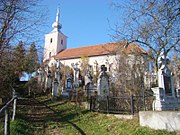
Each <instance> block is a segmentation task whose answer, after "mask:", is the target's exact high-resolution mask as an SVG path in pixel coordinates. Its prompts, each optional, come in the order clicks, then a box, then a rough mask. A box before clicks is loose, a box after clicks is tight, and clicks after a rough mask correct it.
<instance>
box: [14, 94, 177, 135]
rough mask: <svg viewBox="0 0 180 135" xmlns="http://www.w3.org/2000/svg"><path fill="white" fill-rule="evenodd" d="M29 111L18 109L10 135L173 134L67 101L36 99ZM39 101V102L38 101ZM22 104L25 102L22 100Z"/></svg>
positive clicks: (27, 109)
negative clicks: (92, 110)
mask: <svg viewBox="0 0 180 135" xmlns="http://www.w3.org/2000/svg"><path fill="white" fill-rule="evenodd" d="M37 99H38V102H35V99H34V100H32V101H31V102H35V103H34V104H33V103H32V104H33V105H32V106H33V107H32V106H29V107H30V108H27V107H28V105H29V104H28V105H26V106H23V105H22V106H20V105H19V106H18V108H19V109H18V113H17V116H18V117H17V118H18V119H16V121H14V122H12V123H11V132H12V134H13V135H21V134H26V135H52V134H57V135H152V134H156V135H175V134H176V133H175V132H167V131H165V130H164V131H160V130H152V129H149V128H144V127H140V126H139V122H138V119H137V118H135V119H133V120H124V119H117V118H115V117H113V116H107V115H106V114H100V113H97V112H89V111H88V110H86V109H83V108H81V107H77V106H75V105H74V104H73V103H70V102H67V101H66V100H59V101H51V100H49V99H48V98H47V97H39V98H37ZM39 101H40V102H39ZM23 102H24V101H23ZM42 105H43V106H44V107H43V106H42Z"/></svg>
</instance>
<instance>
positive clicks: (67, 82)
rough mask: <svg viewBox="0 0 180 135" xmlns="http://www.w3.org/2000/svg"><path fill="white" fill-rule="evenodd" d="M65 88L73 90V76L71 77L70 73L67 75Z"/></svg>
mask: <svg viewBox="0 0 180 135" xmlns="http://www.w3.org/2000/svg"><path fill="white" fill-rule="evenodd" d="M65 88H66V90H67V91H71V90H72V88H73V82H72V78H71V75H70V74H69V73H68V74H67V75H66V82H65Z"/></svg>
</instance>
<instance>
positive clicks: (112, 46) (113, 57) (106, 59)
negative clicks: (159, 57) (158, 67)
mask: <svg viewBox="0 0 180 135" xmlns="http://www.w3.org/2000/svg"><path fill="white" fill-rule="evenodd" d="M59 16H60V13H59V10H57V14H56V20H55V22H54V23H53V24H52V28H53V30H52V31H51V32H50V33H48V34H45V46H44V59H43V63H44V64H45V65H47V66H48V67H51V66H53V65H55V64H56V63H57V61H58V62H60V63H61V64H63V65H66V66H69V67H72V64H76V65H78V66H79V68H81V67H80V66H81V62H82V58H84V57H85V58H88V62H89V65H91V67H92V69H93V72H94V73H96V72H97V70H98V69H100V66H101V65H105V66H106V67H107V71H110V70H113V69H115V67H116V65H117V64H118V63H117V62H118V61H117V57H118V55H117V52H118V51H119V50H123V51H124V52H125V53H126V54H127V55H128V56H130V59H131V60H132V61H135V58H134V54H137V53H138V54H141V56H146V54H147V53H146V52H145V51H144V50H143V49H142V48H141V47H140V46H138V45H136V44H130V45H128V46H127V47H124V45H125V43H124V42H119V43H106V44H98V45H92V46H84V47H79V48H70V49H68V48H67V36H66V35H64V34H63V33H62V32H61V28H62V24H61V23H60V22H59ZM142 61H146V60H145V59H144V57H143V59H142Z"/></svg>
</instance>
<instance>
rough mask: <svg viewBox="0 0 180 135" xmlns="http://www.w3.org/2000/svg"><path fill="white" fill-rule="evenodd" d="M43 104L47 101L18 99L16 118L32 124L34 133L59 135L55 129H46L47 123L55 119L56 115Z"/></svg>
mask: <svg viewBox="0 0 180 135" xmlns="http://www.w3.org/2000/svg"><path fill="white" fill-rule="evenodd" d="M45 102H48V101H44V102H39V101H38V100H37V99H35V98H22V99H18V102H17V117H21V118H23V119H25V120H27V121H29V122H30V123H32V124H33V128H34V129H35V132H38V133H42V134H43V133H46V132H48V133H50V134H52V135H61V134H60V133H59V131H58V130H57V129H55V128H54V129H53V128H52V129H51V128H49V127H47V124H48V122H50V121H53V120H55V119H56V117H57V113H56V112H55V111H54V110H53V109H51V108H50V107H48V106H47V105H46V104H45ZM47 130H48V131H47ZM34 134H36V133H34Z"/></svg>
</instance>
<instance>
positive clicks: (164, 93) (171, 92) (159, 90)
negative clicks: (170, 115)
mask: <svg viewBox="0 0 180 135" xmlns="http://www.w3.org/2000/svg"><path fill="white" fill-rule="evenodd" d="M158 62H159V64H161V67H160V69H159V70H158V87H155V88H151V89H152V91H153V92H154V96H155V97H156V99H155V100H154V101H153V110H158V111H161V110H174V109H177V108H179V107H180V101H178V99H177V98H176V93H175V89H174V80H173V73H172V72H171V71H170V69H169V68H168V64H169V59H168V58H166V53H165V52H164V53H161V55H160V58H159V59H158Z"/></svg>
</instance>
